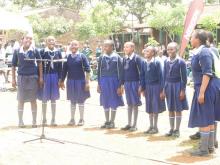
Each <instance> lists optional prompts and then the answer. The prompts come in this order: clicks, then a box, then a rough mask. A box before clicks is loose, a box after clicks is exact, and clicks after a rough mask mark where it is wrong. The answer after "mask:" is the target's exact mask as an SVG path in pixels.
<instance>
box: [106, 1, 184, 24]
mask: <svg viewBox="0 0 220 165" xmlns="http://www.w3.org/2000/svg"><path fill="white" fill-rule="evenodd" d="M103 1H104V2H107V3H108V4H110V5H111V6H112V7H113V8H115V7H117V6H119V5H120V6H123V7H125V8H126V11H127V13H128V14H133V15H134V16H136V17H137V19H138V21H139V23H143V21H144V18H146V17H147V16H149V15H150V14H152V12H153V10H152V7H154V6H155V5H156V4H166V5H170V6H175V5H176V4H177V3H179V2H181V0H103Z"/></svg>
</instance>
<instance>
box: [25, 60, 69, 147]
mask: <svg viewBox="0 0 220 165" xmlns="http://www.w3.org/2000/svg"><path fill="white" fill-rule="evenodd" d="M25 60H26V61H35V62H36V61H40V62H43V65H44V72H45V75H46V74H47V73H49V72H50V66H49V69H48V72H47V64H48V62H65V61H66V60H62V59H59V60H50V59H29V58H26V59H25ZM43 76H44V75H43ZM46 80H47V79H46ZM43 88H45V86H44V87H43ZM43 95H44V89H43ZM42 118H43V113H42ZM44 130H45V124H44V123H43V119H42V131H41V135H40V136H39V138H35V139H31V140H27V141H24V143H29V142H33V141H37V140H40V142H41V143H42V140H47V141H52V142H57V143H61V144H64V142H62V141H60V140H58V139H54V138H47V137H46V136H45V132H44Z"/></svg>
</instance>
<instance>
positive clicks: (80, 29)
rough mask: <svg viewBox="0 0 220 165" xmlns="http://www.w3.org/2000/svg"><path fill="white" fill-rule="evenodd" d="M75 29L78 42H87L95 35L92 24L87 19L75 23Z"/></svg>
mask: <svg viewBox="0 0 220 165" xmlns="http://www.w3.org/2000/svg"><path fill="white" fill-rule="evenodd" d="M75 29H76V32H77V33H76V34H77V37H78V39H80V40H87V39H89V38H91V37H93V36H95V35H96V33H95V29H94V24H93V23H92V22H91V20H89V19H86V20H85V21H83V22H80V23H77V24H76V27H75Z"/></svg>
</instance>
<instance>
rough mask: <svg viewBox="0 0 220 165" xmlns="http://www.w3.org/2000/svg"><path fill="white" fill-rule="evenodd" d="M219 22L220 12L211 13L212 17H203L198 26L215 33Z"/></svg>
mask: <svg viewBox="0 0 220 165" xmlns="http://www.w3.org/2000/svg"><path fill="white" fill-rule="evenodd" d="M219 22H220V12H219V13H213V14H212V15H208V16H205V17H203V18H202V19H201V21H200V22H199V24H201V25H202V27H203V28H204V29H206V30H209V31H212V32H214V33H215V32H216V28H217V26H218V24H219Z"/></svg>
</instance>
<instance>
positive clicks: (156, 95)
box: [141, 46, 166, 134]
mask: <svg viewBox="0 0 220 165" xmlns="http://www.w3.org/2000/svg"><path fill="white" fill-rule="evenodd" d="M144 53H145V55H144V57H145V60H144V61H143V63H142V67H141V90H142V91H143V92H144V95H145V100H146V112H147V113H149V120H150V127H149V129H148V130H147V131H146V132H145V133H146V134H155V133H158V127H157V120H158V114H159V113H161V112H163V111H165V109H166V107H165V101H164V98H163V97H162V94H163V75H162V67H161V63H160V62H159V61H158V60H157V59H156V58H155V54H156V50H155V48H154V47H153V46H148V47H147V48H146V49H145V50H144Z"/></svg>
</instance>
